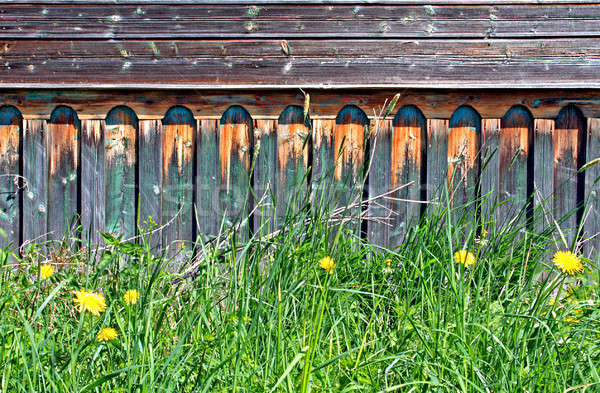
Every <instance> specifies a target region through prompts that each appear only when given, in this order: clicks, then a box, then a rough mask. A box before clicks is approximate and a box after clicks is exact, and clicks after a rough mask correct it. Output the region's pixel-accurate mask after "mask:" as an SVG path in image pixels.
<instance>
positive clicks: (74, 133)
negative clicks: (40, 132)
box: [46, 106, 81, 240]
mask: <svg viewBox="0 0 600 393" xmlns="http://www.w3.org/2000/svg"><path fill="white" fill-rule="evenodd" d="M80 127H81V125H80V121H79V118H78V117H77V113H76V112H75V111H74V110H73V109H72V108H70V107H66V106H59V107H57V108H56V109H55V110H54V111H52V114H51V115H50V121H49V122H48V137H47V139H46V140H47V143H48V146H47V154H48V236H49V239H53V240H58V239H61V238H63V237H64V236H65V235H71V234H73V233H72V232H73V230H74V229H75V228H76V227H77V225H78V222H79V219H78V217H77V214H78V210H79V209H78V207H79V195H78V190H77V188H78V187H77V183H78V181H79V179H78V174H79V173H78V172H79V130H80Z"/></svg>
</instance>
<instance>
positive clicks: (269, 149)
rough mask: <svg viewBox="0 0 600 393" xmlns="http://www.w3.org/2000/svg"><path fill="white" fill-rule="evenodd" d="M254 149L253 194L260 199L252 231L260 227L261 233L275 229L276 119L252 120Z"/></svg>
mask: <svg viewBox="0 0 600 393" xmlns="http://www.w3.org/2000/svg"><path fill="white" fill-rule="evenodd" d="M254 151H255V154H256V163H255V165H254V173H253V174H252V176H253V180H254V196H255V198H256V200H255V201H254V203H255V204H256V203H258V202H259V201H261V200H262V202H261V204H260V206H257V209H256V211H255V213H254V217H253V225H254V231H255V232H258V231H259V230H260V229H261V228H262V231H263V233H269V232H272V231H273V230H275V227H276V223H275V221H276V219H275V205H276V203H277V197H276V195H277V191H278V190H277V185H278V184H277V168H278V167H279V157H278V155H277V121H276V120H255V121H254Z"/></svg>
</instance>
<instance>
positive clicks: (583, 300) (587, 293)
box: [0, 204, 600, 392]
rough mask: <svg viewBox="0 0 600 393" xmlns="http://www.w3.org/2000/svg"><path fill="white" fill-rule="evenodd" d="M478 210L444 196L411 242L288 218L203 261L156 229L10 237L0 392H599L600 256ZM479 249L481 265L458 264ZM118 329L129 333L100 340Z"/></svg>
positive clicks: (2, 257)
mask: <svg viewBox="0 0 600 393" xmlns="http://www.w3.org/2000/svg"><path fill="white" fill-rule="evenodd" d="M323 205H326V204H323ZM474 209H475V208H474V206H473V205H470V206H464V207H457V208H456V209H451V208H450V207H449V205H448V204H446V205H435V206H431V207H430V209H429V210H428V214H427V215H425V217H424V218H423V219H422V220H421V222H420V223H416V224H415V225H414V226H413V227H411V229H410V231H409V232H408V235H407V239H406V241H405V242H404V243H403V244H402V245H400V246H399V247H397V248H396V249H394V250H387V249H383V248H381V247H378V246H375V245H373V244H369V243H368V242H366V241H364V240H363V239H361V238H360V237H359V236H357V235H356V233H357V232H358V231H357V230H356V228H353V227H352V226H351V224H348V223H346V224H344V225H342V224H340V223H339V221H336V220H332V219H331V218H332V217H331V216H330V213H329V212H328V211H327V209H312V210H311V209H299V211H298V213H296V214H289V215H288V216H287V217H286V218H285V222H284V225H283V228H284V229H285V230H284V231H282V232H280V233H277V234H276V235H274V236H270V237H267V236H264V235H265V233H262V232H261V231H259V232H258V233H256V236H254V237H253V238H252V239H250V240H249V241H241V240H240V239H237V238H236V236H235V234H234V235H233V236H231V237H227V236H225V235H224V236H223V237H222V238H221V239H219V241H214V242H209V243H206V244H197V245H195V247H196V249H195V253H196V255H197V257H196V258H195V259H194V260H193V261H181V260H180V259H177V258H174V259H169V258H167V257H165V256H164V255H156V254H155V251H153V245H152V244H149V243H148V239H149V236H147V235H144V236H143V238H142V239H141V240H140V241H139V242H138V243H131V242H123V241H120V240H119V239H116V238H112V237H109V236H107V237H106V243H107V248H106V249H104V250H93V249H90V248H86V247H85V246H81V247H74V246H73V240H71V242H70V243H69V242H66V241H65V242H64V243H62V244H56V243H54V244H34V245H30V246H29V248H28V249H27V250H25V252H24V255H23V256H22V257H17V256H16V255H14V254H12V253H11V252H10V251H9V250H8V249H6V250H4V251H3V252H2V254H0V262H2V266H3V267H2V271H1V275H0V277H1V282H0V391H2V392H45V391H48V392H109V391H110V392H232V391H238V392H271V391H276V392H299V391H313V392H350V391H360V392H365V391H366V392H384V391H386V392H387V391H397V392H567V391H578V392H579V391H588V392H594V391H600V310H599V307H598V306H599V304H600V297H599V294H600V291H599V289H600V287H599V284H598V268H597V264H596V263H592V262H591V261H588V260H586V261H585V262H586V266H585V274H583V275H580V276H577V277H575V278H571V277H566V276H564V275H560V274H558V272H557V270H556V268H554V267H553V266H552V261H551V259H552V253H551V250H553V249H556V248H557V245H556V242H555V240H554V238H560V237H559V236H557V235H558V234H557V233H556V232H555V230H554V229H553V227H549V228H547V229H546V230H544V231H541V230H539V229H536V228H532V227H531V226H529V227H528V226H526V225H525V224H524V223H525V220H524V219H523V220H520V221H518V222H517V223H512V224H511V225H510V226H504V227H503V226H497V225H496V224H495V223H494V220H493V216H489V217H486V218H484V219H483V220H481V221H477V222H475V221H473V216H474V214H473V211H474ZM491 213H492V214H493V213H494V212H493V211H492V212H491ZM485 214H489V212H488V213H485ZM469 217H470V218H469ZM519 222H520V223H521V224H519ZM481 228H486V229H487V230H489V234H487V236H485V237H483V236H481V234H478V232H479V231H480V230H481ZM143 233H146V234H147V231H145V232H143ZM69 244H71V245H69ZM190 246H191V245H190ZM558 247H559V248H560V246H558ZM563 247H564V246H563ZM462 248H465V249H468V250H469V251H471V252H473V254H474V255H475V256H476V260H477V261H476V263H475V265H474V266H473V267H472V268H470V269H465V268H464V267H463V266H462V265H460V264H457V263H456V262H454V260H453V254H454V252H455V251H457V250H459V249H462ZM73 250H76V251H73ZM171 254H172V252H171V253H170V254H169V255H171ZM324 256H331V257H332V258H333V259H334V260H335V262H336V267H335V269H334V273H333V274H331V275H330V274H327V272H326V271H324V270H323V269H321V268H320V267H319V260H320V259H321V258H322V257H324ZM15 258H17V261H18V263H19V267H18V269H16V270H15V268H14V266H11V261H14V260H15ZM388 259H389V261H388ZM48 262H50V263H52V264H53V265H54V266H55V268H56V270H57V271H56V273H55V274H54V275H53V276H52V277H51V278H50V279H48V280H40V279H39V277H38V274H37V272H38V266H39V265H40V264H43V263H48ZM178 266H179V267H182V266H183V267H184V269H177V267H178ZM189 266H193V269H192V268H189ZM544 272H552V274H550V275H547V274H544ZM81 288H85V289H89V290H95V291H101V292H102V293H103V294H104V296H105V297H106V304H107V309H106V310H105V311H104V312H102V313H101V314H100V316H99V317H96V316H93V315H91V314H89V313H87V314H85V313H79V312H78V311H77V310H76V308H75V304H74V303H73V300H72V299H73V297H74V296H73V294H72V291H74V290H78V289H81ZM568 288H573V289H570V290H568ZM128 289H137V290H139V291H140V293H141V297H140V299H139V300H138V302H137V304H136V305H129V306H128V305H125V304H124V302H123V294H124V293H125V291H126V290H128ZM555 297H556V298H557V299H556V301H555V302H554V303H552V301H551V299H553V298H555ZM104 327H113V328H115V329H116V330H117V331H118V333H119V337H118V339H117V340H113V341H111V342H108V343H106V342H102V343H100V342H98V341H97V339H96V334H97V333H98V331H99V330H100V329H101V328H104Z"/></svg>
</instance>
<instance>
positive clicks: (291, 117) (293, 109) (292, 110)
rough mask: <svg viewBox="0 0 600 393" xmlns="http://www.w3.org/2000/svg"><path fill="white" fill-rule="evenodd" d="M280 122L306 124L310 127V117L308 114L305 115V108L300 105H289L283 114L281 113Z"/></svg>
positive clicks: (283, 123) (284, 123)
mask: <svg viewBox="0 0 600 393" xmlns="http://www.w3.org/2000/svg"><path fill="white" fill-rule="evenodd" d="M278 122H279V124H282V125H287V124H304V125H305V126H306V127H308V128H310V118H309V116H308V114H307V115H306V118H305V117H304V109H303V108H302V107H301V106H299V105H288V106H287V107H286V108H285V109H284V110H283V112H281V115H279V120H278Z"/></svg>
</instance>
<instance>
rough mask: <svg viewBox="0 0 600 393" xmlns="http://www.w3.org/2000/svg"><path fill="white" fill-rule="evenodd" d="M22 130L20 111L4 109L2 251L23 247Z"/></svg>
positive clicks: (0, 122) (0, 128)
mask: <svg viewBox="0 0 600 393" xmlns="http://www.w3.org/2000/svg"><path fill="white" fill-rule="evenodd" d="M22 129H23V117H22V116H21V113H20V112H19V110H18V109H17V108H15V107H13V106H2V107H0V247H5V246H8V245H11V246H12V247H18V246H19V245H20V236H21V232H20V231H21V228H20V227H21V225H20V218H21V206H20V205H21V202H20V200H21V189H22V188H23V181H22V180H21V177H20V176H21V169H20V167H19V156H20V153H21V140H22Z"/></svg>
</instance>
